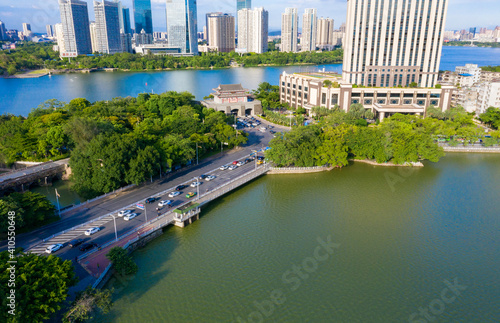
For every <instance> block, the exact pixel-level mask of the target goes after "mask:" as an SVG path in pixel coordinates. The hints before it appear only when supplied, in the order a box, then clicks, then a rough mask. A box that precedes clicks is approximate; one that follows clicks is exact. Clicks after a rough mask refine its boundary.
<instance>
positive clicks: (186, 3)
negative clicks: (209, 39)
mask: <svg viewBox="0 0 500 323" xmlns="http://www.w3.org/2000/svg"><path fill="white" fill-rule="evenodd" d="M197 22H198V19H197V10H196V0H168V1H167V34H168V45H169V47H172V48H178V49H179V53H182V54H193V55H198V37H197V36H198V27H197Z"/></svg>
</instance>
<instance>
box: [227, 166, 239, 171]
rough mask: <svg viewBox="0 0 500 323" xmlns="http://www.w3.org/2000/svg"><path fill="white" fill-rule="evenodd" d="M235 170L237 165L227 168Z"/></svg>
mask: <svg viewBox="0 0 500 323" xmlns="http://www.w3.org/2000/svg"><path fill="white" fill-rule="evenodd" d="M236 168H238V165H231V166H229V170H233V169H236Z"/></svg>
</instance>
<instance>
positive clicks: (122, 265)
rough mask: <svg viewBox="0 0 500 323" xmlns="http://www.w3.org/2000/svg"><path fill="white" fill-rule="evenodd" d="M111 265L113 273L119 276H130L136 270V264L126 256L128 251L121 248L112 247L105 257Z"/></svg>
mask: <svg viewBox="0 0 500 323" xmlns="http://www.w3.org/2000/svg"><path fill="white" fill-rule="evenodd" d="M106 258H108V259H109V260H110V261H111V263H112V264H113V268H114V270H115V272H117V273H118V274H120V275H132V274H135V273H136V272H137V270H138V267H137V264H136V263H135V262H134V259H132V257H131V256H130V255H129V254H128V251H127V250H125V249H123V248H122V247H114V248H111V250H110V251H109V252H108V254H107V255H106Z"/></svg>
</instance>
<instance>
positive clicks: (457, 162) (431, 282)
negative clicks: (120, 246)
mask: <svg viewBox="0 0 500 323" xmlns="http://www.w3.org/2000/svg"><path fill="white" fill-rule="evenodd" d="M499 164H500V156H499V155H487V154H470V155H465V154H464V155H459V154H450V155H448V156H447V157H445V158H443V159H442V161H440V162H439V163H437V164H433V163H426V165H425V166H426V167H424V168H422V169H420V168H417V169H408V168H402V169H398V168H384V167H374V166H370V165H365V164H355V165H353V166H350V167H346V168H344V169H341V170H334V171H331V172H328V173H320V174H309V175H266V176H263V177H261V178H259V179H257V180H255V181H253V182H252V183H250V184H248V185H246V186H245V187H243V188H241V189H239V190H237V191H236V192H234V193H231V194H229V195H228V196H226V197H224V198H222V199H219V200H217V201H216V202H214V203H212V204H211V205H210V206H209V207H207V208H204V209H203V211H202V218H201V219H200V221H197V222H195V223H194V224H192V225H190V226H188V227H186V228H184V229H180V228H175V227H172V228H169V229H168V230H167V231H166V232H165V233H164V235H163V236H161V237H160V238H158V239H157V240H155V241H154V242H152V243H151V244H149V245H148V246H147V247H145V248H144V249H140V250H138V251H136V252H134V254H133V256H134V259H135V261H136V262H137V263H138V265H139V272H138V273H137V274H136V275H135V276H134V277H133V278H132V279H129V280H116V279H114V280H112V281H111V282H110V283H109V286H110V287H111V286H113V287H114V288H115V291H116V293H115V304H114V307H113V310H112V311H111V313H109V314H108V315H106V316H100V317H98V318H96V320H95V321H96V322H238V320H239V318H240V319H241V320H240V321H241V322H260V320H259V319H260V318H261V317H262V318H263V319H264V321H265V322H383V323H386V322H408V321H409V318H410V315H411V314H412V313H417V312H418V310H419V308H423V309H425V308H427V311H428V313H430V315H432V316H430V317H431V318H433V321H434V322H482V323H485V322H499V321H500V314H499V308H500V306H499V305H500V304H499V297H498V286H499V282H500V281H499V271H498V268H499V267H500V258H499V257H498V250H500V243H499V237H498V232H499V229H500V225H499V223H500V222H499V210H500V199H499V196H500V167H499ZM328 239H331V241H332V242H333V243H337V244H339V245H338V246H336V247H335V248H333V249H332V251H333V253H332V254H331V255H328V258H327V259H324V258H325V257H326V255H327V254H326V253H325V251H324V249H321V247H318V246H321V243H320V242H319V240H323V241H327V240H328ZM317 248H319V249H318V251H316V249H317ZM314 257H319V258H318V259H321V260H319V261H318V260H313V259H315V258H314ZM294 266H297V267H295V270H297V268H299V269H298V270H300V273H299V272H297V273H293V270H294ZM306 270H308V271H309V272H307V271H306ZM283 275H285V277H284V278H285V280H283ZM299 275H302V276H299ZM445 280H447V281H448V282H449V283H450V284H454V283H457V284H458V285H459V286H461V288H462V289H460V290H456V293H457V294H454V293H453V292H450V291H449V290H445V291H444V292H443V290H444V289H445V288H447V285H446V283H445V282H444V281H445ZM442 293H444V294H443V295H444V296H443V297H444V298H445V299H446V300H447V301H448V303H445V302H444V301H443V299H442V296H441V295H442ZM277 295H278V296H280V299H279V301H280V304H279V305H274V306H273V308H271V307H270V306H269V302H268V301H269V300H270V299H271V298H272V297H273V296H275V297H276V296H277ZM429 306H431V307H432V308H433V311H434V313H437V314H432V312H431V311H430V310H429ZM259 307H260V308H261V313H264V314H259V313H258V312H256V311H257V310H258V308H259ZM252 319H253V320H252ZM419 319H420V320H421V321H417V320H419ZM423 319H424V317H422V316H415V317H414V320H415V322H428V321H426V320H423Z"/></svg>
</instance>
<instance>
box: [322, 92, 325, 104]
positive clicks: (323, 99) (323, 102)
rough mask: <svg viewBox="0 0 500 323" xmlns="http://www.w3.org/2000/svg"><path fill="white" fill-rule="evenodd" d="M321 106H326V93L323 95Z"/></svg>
mask: <svg viewBox="0 0 500 323" xmlns="http://www.w3.org/2000/svg"><path fill="white" fill-rule="evenodd" d="M321 104H326V93H321Z"/></svg>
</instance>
